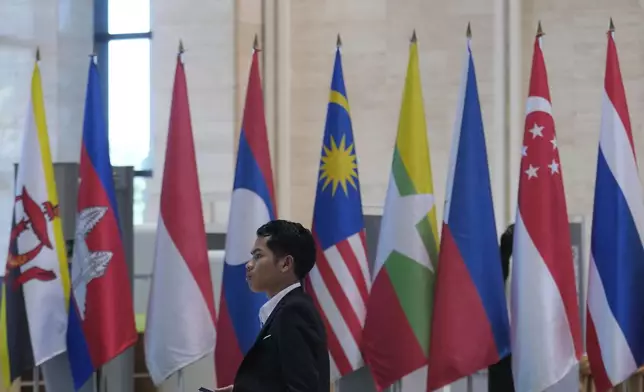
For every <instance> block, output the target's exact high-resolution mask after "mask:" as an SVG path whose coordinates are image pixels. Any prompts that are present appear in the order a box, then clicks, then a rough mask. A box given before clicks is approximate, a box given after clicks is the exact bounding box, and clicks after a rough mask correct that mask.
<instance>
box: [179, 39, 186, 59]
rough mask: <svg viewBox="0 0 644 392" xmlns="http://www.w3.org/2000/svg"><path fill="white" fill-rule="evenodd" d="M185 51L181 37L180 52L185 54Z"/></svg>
mask: <svg viewBox="0 0 644 392" xmlns="http://www.w3.org/2000/svg"><path fill="white" fill-rule="evenodd" d="M184 52H185V49H184V48H183V41H182V40H181V39H179V54H180V55H181V54H183V53H184Z"/></svg>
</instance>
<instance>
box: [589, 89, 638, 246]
mask: <svg viewBox="0 0 644 392" xmlns="http://www.w3.org/2000/svg"><path fill="white" fill-rule="evenodd" d="M599 148H600V149H601V152H602V154H603V155H604V158H605V159H606V163H607V164H608V167H609V168H610V171H611V173H612V174H613V177H615V181H617V185H618V186H619V187H620V188H621V190H622V193H623V194H624V197H625V198H626V203H627V204H628V208H629V210H630V211H631V215H632V216H633V221H634V222H635V226H636V227H637V231H638V232H639V235H640V242H641V241H642V238H643V235H644V203H642V200H644V194H643V193H642V186H641V183H640V178H639V176H638V174H637V172H638V170H637V162H636V161H635V156H634V155H633V154H632V153H631V152H632V151H633V150H632V148H631V143H630V141H629V140H628V137H627V135H626V129H625V128H624V123H623V122H622V120H621V118H620V117H619V114H618V113H617V111H616V110H615V107H614V106H613V104H612V102H610V99H609V98H608V95H607V94H606V91H604V94H603V96H602V123H601V132H600V133H599ZM642 244H643V246H644V242H643V243H642Z"/></svg>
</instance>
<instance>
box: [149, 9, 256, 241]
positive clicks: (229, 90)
mask: <svg viewBox="0 0 644 392" xmlns="http://www.w3.org/2000/svg"><path fill="white" fill-rule="evenodd" d="M150 6H151V29H152V32H153V34H154V38H153V40H152V43H151V46H150V64H151V117H152V118H151V124H152V125H151V134H152V135H151V139H152V143H151V144H152V154H153V157H154V164H153V169H154V177H153V178H152V179H151V180H149V181H148V187H147V192H148V194H147V205H146V211H145V221H146V222H156V219H157V216H158V213H159V196H160V190H161V181H162V178H163V162H164V157H165V147H166V145H165V143H166V138H167V132H168V121H169V112H170V103H171V102H170V101H171V96H172V85H173V80H174V70H175V66H176V54H177V48H178V43H179V40H180V39H181V40H182V41H183V44H184V46H185V50H186V51H185V55H184V59H185V67H186V74H187V80H188V94H189V101H190V110H191V115H192V129H193V132H194V139H195V145H196V146H197V151H196V154H197V161H198V162H197V165H198V168H199V179H200V186H201V194H202V202H203V210H204V219H205V221H206V224H207V226H209V229H211V230H225V225H224V226H221V225H219V226H217V225H215V226H216V227H214V228H213V224H216V223H221V222H226V221H227V220H228V205H229V200H228V199H229V198H230V192H231V187H232V178H233V170H234V168H233V156H234V153H233V137H234V128H235V125H236V121H235V99H234V97H235V85H236V79H235V75H236V74H235V70H234V65H235V63H236V61H235V58H234V55H235V40H234V39H233V37H234V33H235V17H234V15H235V13H234V10H235V6H234V1H233V0H214V1H212V0H211V1H208V0H199V1H197V2H191V5H190V7H186V5H185V4H184V3H182V2H177V1H172V0H159V1H153V2H151V3H150ZM249 50H250V49H249Z"/></svg>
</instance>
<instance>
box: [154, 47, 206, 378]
mask: <svg viewBox="0 0 644 392" xmlns="http://www.w3.org/2000/svg"><path fill="white" fill-rule="evenodd" d="M181 57H182V56H181V54H179V56H178V58H177V69H176V74H175V80H174V91H173V93H172V108H171V111H170V129H169V131H168V141H167V147H166V155H165V167H164V170H163V183H162V186H161V211H160V214H159V223H158V227H157V238H156V251H155V257H154V267H153V270H152V287H151V289H150V299H149V303H148V313H147V323H146V328H145V360H146V363H147V366H148V370H149V371H150V376H151V378H152V381H153V382H154V384H155V385H159V384H161V383H162V382H163V381H164V380H165V379H166V378H168V377H170V376H171V375H172V374H173V373H175V372H176V371H178V370H180V369H183V368H184V367H186V366H188V365H189V364H191V363H193V362H195V361H198V360H199V359H201V358H203V357H205V356H207V355H208V354H211V353H212V352H213V351H214V347H215V306H214V305H215V304H214V302H215V301H214V295H213V289H212V281H211V275H210V265H209V262H208V250H207V247H206V231H205V227H204V221H203V212H202V207H201V193H200V191H199V178H198V176H197V162H196V159H195V147H194V140H193V136H192V126H191V121H190V109H189V104H188V91H187V86H186V77H185V72H184V67H183V61H182V59H181Z"/></svg>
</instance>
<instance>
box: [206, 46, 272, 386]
mask: <svg viewBox="0 0 644 392" xmlns="http://www.w3.org/2000/svg"><path fill="white" fill-rule="evenodd" d="M257 52H258V50H257V49H255V51H254V53H253V58H252V63H251V67H250V76H249V80H248V90H247V92H246V107H245V109H244V118H243V122H242V129H241V133H240V135H239V150H238V152H237V167H236V169H235V182H234V185H233V194H232V201H231V204H230V217H229V220H228V222H229V223H228V233H227V236H226V252H225V255H226V256H225V264H224V275H223V280H222V293H221V294H222V295H221V299H220V301H221V302H220V304H219V317H218V322H217V324H218V325H217V327H218V329H217V335H218V336H217V345H216V347H215V372H216V374H217V384H218V385H219V386H226V385H231V384H232V383H233V381H234V378H235V374H236V373H237V368H238V367H239V365H240V364H241V361H242V359H243V357H244V355H245V354H246V352H248V350H249V349H250V347H251V346H252V345H253V343H254V342H255V339H256V338H257V334H258V333H259V330H260V322H259V308H260V307H261V306H262V305H263V304H264V303H265V302H266V295H264V294H261V293H253V292H252V291H250V289H249V288H248V283H247V282H246V262H247V261H248V259H249V258H250V251H251V250H252V248H253V244H254V243H255V239H256V238H257V237H256V234H255V232H256V230H257V229H258V228H259V227H260V226H261V225H262V224H264V223H266V222H268V221H269V220H272V219H275V217H276V215H277V213H276V207H275V192H274V188H273V174H272V169H271V159H270V153H269V147H268V136H267V134H266V122H265V120H264V101H263V99H262V88H261V81H260V76H259V65H258V58H257Z"/></svg>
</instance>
